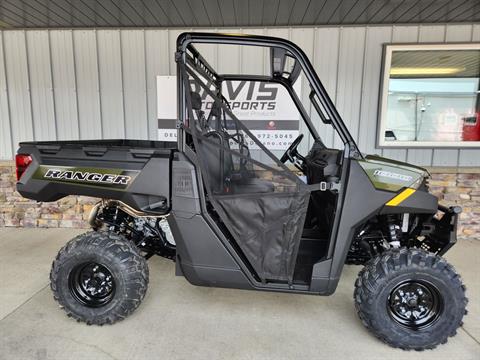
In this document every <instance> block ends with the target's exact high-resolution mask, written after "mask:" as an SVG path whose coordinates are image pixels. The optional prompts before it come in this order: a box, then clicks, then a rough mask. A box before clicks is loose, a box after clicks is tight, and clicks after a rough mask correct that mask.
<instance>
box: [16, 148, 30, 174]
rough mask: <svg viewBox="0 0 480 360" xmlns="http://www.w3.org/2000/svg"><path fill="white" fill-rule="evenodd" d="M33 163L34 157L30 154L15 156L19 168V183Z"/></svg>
mask: <svg viewBox="0 0 480 360" xmlns="http://www.w3.org/2000/svg"><path fill="white" fill-rule="evenodd" d="M31 163H32V157H31V156H30V155H28V154H17V156H15V165H16V167H17V181H18V180H20V178H21V177H22V175H23V173H24V172H25V170H27V168H28V166H29V165H30V164H31Z"/></svg>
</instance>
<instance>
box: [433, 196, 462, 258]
mask: <svg viewBox="0 0 480 360" xmlns="http://www.w3.org/2000/svg"><path fill="white" fill-rule="evenodd" d="M438 210H439V211H440V212H442V213H443V216H442V217H441V218H440V219H435V230H434V232H433V234H432V236H433V237H434V238H436V239H438V240H440V241H441V242H442V243H443V244H444V246H443V248H442V249H441V250H440V251H439V253H438V254H439V255H443V254H445V253H446V252H447V251H448V250H449V249H450V248H451V247H452V246H453V245H454V244H455V243H456V242H457V227H458V217H459V216H460V213H461V212H462V208H461V207H460V206H450V207H447V206H443V205H438Z"/></svg>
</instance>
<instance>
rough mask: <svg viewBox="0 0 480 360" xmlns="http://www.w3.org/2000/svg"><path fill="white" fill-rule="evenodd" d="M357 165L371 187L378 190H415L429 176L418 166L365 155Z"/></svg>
mask: <svg viewBox="0 0 480 360" xmlns="http://www.w3.org/2000/svg"><path fill="white" fill-rule="evenodd" d="M359 164H360V166H361V167H362V168H363V170H364V171H365V173H366V174H367V176H368V178H369V179H370V181H371V182H372V184H373V186H374V187H375V188H376V189H379V190H387V191H395V192H396V191H399V190H401V189H402V188H406V187H409V188H414V189H417V188H418V187H419V186H420V185H421V184H422V182H423V180H424V179H425V178H427V177H429V175H430V174H429V173H428V171H427V170H426V169H424V168H421V167H419V166H415V165H411V164H408V163H405V162H401V161H397V160H392V159H387V158H383V157H381V156H377V155H367V156H366V157H365V158H364V159H362V160H360V161H359Z"/></svg>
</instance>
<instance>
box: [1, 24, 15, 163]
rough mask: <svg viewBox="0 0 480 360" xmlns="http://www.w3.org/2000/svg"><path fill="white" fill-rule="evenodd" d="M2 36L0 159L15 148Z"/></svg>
mask: <svg viewBox="0 0 480 360" xmlns="http://www.w3.org/2000/svg"><path fill="white" fill-rule="evenodd" d="M3 36H4V35H3V33H1V32H0V159H2V158H3V159H11V158H12V157H13V153H14V151H15V149H14V147H13V146H12V136H11V135H12V133H11V129H10V109H9V106H8V86H7V79H6V77H5V62H4V58H5V52H4V50H3ZM15 147H16V145H15Z"/></svg>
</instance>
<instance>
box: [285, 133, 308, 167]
mask: <svg viewBox="0 0 480 360" xmlns="http://www.w3.org/2000/svg"><path fill="white" fill-rule="evenodd" d="M302 139H303V134H300V135H298V137H297V138H296V139H295V140H293V142H292V144H291V145H290V146H289V147H288V149H287V151H285V154H283V156H282V157H281V159H280V161H281V162H282V163H284V164H285V163H286V162H287V160H290V161H291V162H292V163H294V164H295V157H297V158H299V159H300V160H304V157H303V156H302V155H300V154H299V153H298V151H297V147H298V145H300V142H301V141H302Z"/></svg>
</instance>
